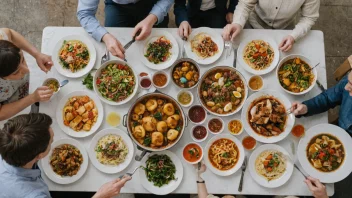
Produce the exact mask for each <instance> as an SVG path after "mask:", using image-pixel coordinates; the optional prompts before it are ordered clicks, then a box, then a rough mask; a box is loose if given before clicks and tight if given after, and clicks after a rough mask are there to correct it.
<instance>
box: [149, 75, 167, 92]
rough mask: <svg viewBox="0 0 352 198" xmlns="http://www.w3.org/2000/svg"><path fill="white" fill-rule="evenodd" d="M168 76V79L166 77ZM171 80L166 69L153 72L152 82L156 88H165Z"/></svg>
mask: <svg viewBox="0 0 352 198" xmlns="http://www.w3.org/2000/svg"><path fill="white" fill-rule="evenodd" d="M165 78H166V79H165ZM169 82H170V76H169V75H168V74H167V73H166V72H164V71H157V72H155V73H154V74H153V77H152V83H153V85H154V87H155V88H158V89H162V88H165V87H166V86H167V85H168V84H169Z"/></svg>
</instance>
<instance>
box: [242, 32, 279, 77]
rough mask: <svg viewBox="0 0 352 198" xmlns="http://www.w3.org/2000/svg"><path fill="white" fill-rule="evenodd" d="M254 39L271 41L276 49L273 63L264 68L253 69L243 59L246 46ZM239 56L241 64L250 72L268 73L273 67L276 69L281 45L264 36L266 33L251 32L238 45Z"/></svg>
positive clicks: (257, 73)
mask: <svg viewBox="0 0 352 198" xmlns="http://www.w3.org/2000/svg"><path fill="white" fill-rule="evenodd" d="M252 40H263V41H265V42H267V43H269V45H270V46H271V47H272V48H273V50H274V60H273V62H271V64H270V65H269V67H267V68H265V69H263V70H255V69H253V68H252V67H251V66H249V65H247V63H246V62H245V60H244V59H243V52H244V50H245V48H246V46H247V45H248V44H249V43H250V42H251V41H252ZM237 57H238V62H239V63H240V65H241V66H242V67H243V68H244V69H245V70H247V71H248V72H249V73H252V74H254V75H263V74H267V73H269V72H271V71H272V70H273V69H275V67H276V65H277V63H278V62H279V59H280V52H279V46H278V45H277V43H276V42H275V41H274V40H273V39H271V38H269V37H268V36H264V35H256V34H250V35H249V36H247V37H246V38H245V39H243V40H242V41H241V43H240V45H239V47H238V50H237Z"/></svg>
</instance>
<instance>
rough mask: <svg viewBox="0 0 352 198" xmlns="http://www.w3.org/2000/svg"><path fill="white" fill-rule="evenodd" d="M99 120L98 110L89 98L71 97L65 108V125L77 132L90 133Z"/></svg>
mask: <svg viewBox="0 0 352 198" xmlns="http://www.w3.org/2000/svg"><path fill="white" fill-rule="evenodd" d="M97 119H98V109H97V107H96V105H95V103H94V101H93V100H92V99H91V98H90V97H88V96H74V97H71V98H69V99H68V101H67V102H66V104H65V106H64V109H63V121H64V125H65V126H68V127H70V128H71V129H73V130H75V131H81V130H84V131H90V129H91V128H92V126H93V125H94V124H95V123H96V121H97Z"/></svg>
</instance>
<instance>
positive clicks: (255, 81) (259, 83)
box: [248, 76, 264, 91]
mask: <svg viewBox="0 0 352 198" xmlns="http://www.w3.org/2000/svg"><path fill="white" fill-rule="evenodd" d="M263 86H264V81H263V78H262V77H261V76H252V77H251V78H250V79H249V82H248V87H249V89H251V90H252V91H259V90H261V89H262V88H263Z"/></svg>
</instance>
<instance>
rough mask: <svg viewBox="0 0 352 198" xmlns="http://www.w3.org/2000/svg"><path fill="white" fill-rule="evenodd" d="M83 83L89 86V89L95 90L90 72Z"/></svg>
mask: <svg viewBox="0 0 352 198" xmlns="http://www.w3.org/2000/svg"><path fill="white" fill-rule="evenodd" d="M82 83H83V85H85V86H86V87H87V89H90V90H93V76H92V75H91V74H90V73H88V75H87V76H86V77H84V79H83V81H82Z"/></svg>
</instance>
